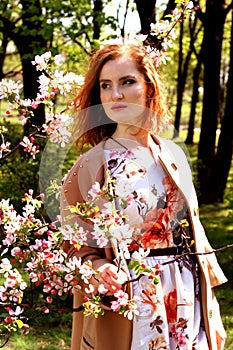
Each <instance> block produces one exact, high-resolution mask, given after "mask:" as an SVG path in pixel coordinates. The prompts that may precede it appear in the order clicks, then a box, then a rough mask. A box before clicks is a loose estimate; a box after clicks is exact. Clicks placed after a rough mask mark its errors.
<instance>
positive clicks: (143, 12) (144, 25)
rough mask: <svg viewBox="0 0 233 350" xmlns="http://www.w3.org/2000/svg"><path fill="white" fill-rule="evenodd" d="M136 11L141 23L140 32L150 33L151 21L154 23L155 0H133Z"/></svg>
mask: <svg viewBox="0 0 233 350" xmlns="http://www.w3.org/2000/svg"><path fill="white" fill-rule="evenodd" d="M135 3H136V5H137V11H138V15H139V19H140V24H141V31H140V32H141V34H149V33H150V25H151V23H155V4H156V0H146V4H145V1H144V0H135Z"/></svg>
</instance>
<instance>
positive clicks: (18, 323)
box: [15, 320, 24, 328]
mask: <svg viewBox="0 0 233 350" xmlns="http://www.w3.org/2000/svg"><path fill="white" fill-rule="evenodd" d="M15 322H16V323H17V326H18V327H19V328H23V325H24V323H23V321H21V320H16V321H15Z"/></svg>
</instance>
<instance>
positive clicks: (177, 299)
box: [61, 45, 226, 350]
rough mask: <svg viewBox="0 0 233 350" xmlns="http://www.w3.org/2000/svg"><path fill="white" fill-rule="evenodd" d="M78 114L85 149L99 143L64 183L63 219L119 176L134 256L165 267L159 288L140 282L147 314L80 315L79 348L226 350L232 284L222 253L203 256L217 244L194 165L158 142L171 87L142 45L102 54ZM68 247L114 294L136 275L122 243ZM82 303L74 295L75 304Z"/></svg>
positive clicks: (137, 287)
mask: <svg viewBox="0 0 233 350" xmlns="http://www.w3.org/2000/svg"><path fill="white" fill-rule="evenodd" d="M75 108H76V110H77V111H79V118H78V130H79V133H80V134H79V138H78V141H77V144H78V146H79V147H80V148H82V147H83V146H84V145H86V144H88V145H91V146H93V147H92V148H91V149H90V150H89V151H87V152H86V153H84V154H83V155H82V156H80V157H79V159H78V160H77V162H76V163H75V164H74V166H73V167H72V169H71V170H70V171H69V173H68V175H67V176H66V178H65V180H64V184H63V191H62V198H61V213H62V216H63V220H64V223H66V222H69V221H68V219H67V218H68V217H69V215H68V214H69V206H70V205H75V204H76V203H77V202H85V201H87V199H88V191H89V190H90V189H91V187H92V186H93V184H94V183H95V182H96V181H97V182H99V183H100V184H101V185H103V184H104V183H105V182H106V179H107V173H108V172H110V176H111V178H113V179H114V181H115V183H114V186H115V193H118V195H116V197H115V206H116V208H117V209H119V210H121V211H123V212H124V213H125V214H126V215H127V216H128V218H129V223H130V225H131V227H132V247H133V250H137V249H138V248H139V247H141V248H144V249H145V250H146V249H148V248H149V249H150V253H149V255H148V256H147V257H146V262H147V264H148V265H149V266H155V265H156V264H161V265H162V266H163V267H164V269H163V271H162V272H160V274H159V283H158V284H157V285H154V284H152V283H151V280H149V279H148V278H146V277H145V278H144V277H143V278H141V279H140V280H138V281H136V282H134V283H133V284H131V286H130V287H131V291H129V293H131V295H137V296H138V298H139V299H138V300H139V302H138V307H139V315H138V316H135V317H134V319H133V320H132V321H130V320H128V319H127V318H126V317H124V316H122V315H119V314H117V313H114V312H113V311H106V312H105V314H104V316H99V317H98V318H97V319H95V318H92V317H89V316H83V315H82V313H80V312H74V315H73V327H72V350H86V349H95V350H109V349H111V350H146V349H148V350H149V349H151V350H152V349H167V350H168V349H170V350H175V349H181V350H183V349H190V350H194V349H199V350H207V349H209V350H219V349H223V345H224V341H225V331H224V329H223V326H222V322H221V318H220V314H219V308H218V303H217V301H216V298H215V296H214V293H213V287H215V286H217V285H220V284H222V283H224V282H225V281H226V278H225V276H224V274H223V272H222V270H221V269H220V267H219V265H218V263H217V260H216V257H215V255H214V254H201V253H206V252H210V251H211V250H212V248H211V246H210V245H209V243H208V240H207V238H206V236H205V233H204V230H203V227H202V225H201V223H200V220H199V217H198V203H197V198H196V194H195V190H194V187H193V183H192V175H191V171H190V167H189V164H188V162H187V159H186V157H185V155H184V153H183V151H182V150H181V149H180V148H179V147H178V146H177V145H176V144H175V143H173V142H172V141H169V140H167V139H164V138H160V137H158V136H157V133H158V131H159V130H160V128H161V127H162V126H163V125H164V124H166V123H168V120H169V112H168V109H167V106H166V102H165V93H164V89H163V84H162V82H161V79H160V77H159V75H158V72H157V71H156V69H155V67H154V64H153V60H152V59H151V58H150V56H149V54H148V53H147V52H146V50H145V49H144V48H143V47H139V46H134V45H108V46H106V47H104V48H102V49H100V50H98V51H97V52H96V53H95V54H94V55H93V57H92V59H91V62H90V66H89V70H88V72H87V74H86V78H85V84H84V86H83V88H82V89H81V91H80V93H79V94H78V96H77V98H76V100H75ZM122 192H123V195H122V196H123V197H124V196H125V195H126V192H127V195H128V194H130V196H131V197H130V198H131V200H130V201H129V203H128V204H127V205H125V203H124V206H123V205H122V201H121V200H120V199H121V195H119V193H122ZM76 219H77V221H79V222H81V221H80V218H79V217H78V216H77V218H76ZM182 223H183V224H182ZM184 223H185V224H184ZM84 225H85V224H84ZM64 249H65V251H66V252H67V254H68V258H71V257H73V256H75V255H76V256H77V257H81V258H82V260H83V261H85V260H91V261H92V264H93V267H94V268H95V269H96V270H98V271H99V274H98V278H97V280H98V283H100V284H102V285H103V286H104V288H105V289H106V290H108V294H107V295H108V296H110V297H111V296H112V295H113V294H114V293H115V292H116V291H118V290H120V289H121V288H122V286H123V285H124V283H125V282H126V281H127V280H129V279H132V278H134V277H135V276H134V274H133V272H132V271H129V270H128V268H127V265H122V267H121V268H120V269H119V266H116V264H115V261H116V260H115V258H116V257H117V255H119V254H120V252H119V249H117V247H115V249H114V247H106V248H98V247H94V246H93V245H92V244H90V245H89V246H86V247H82V248H81V249H80V250H79V251H76V250H75V249H74V247H72V246H70V245H69V244H68V243H65V244H64ZM188 252H189V253H195V252H198V253H199V254H198V255H195V254H190V255H189V254H187V253H188ZM183 253H185V254H183ZM182 254H183V255H182ZM177 255H179V258H177V259H176V256H177ZM82 302H83V300H82V295H81V294H80V293H79V292H78V291H76V290H75V291H74V307H75V308H76V307H79V306H80V304H82Z"/></svg>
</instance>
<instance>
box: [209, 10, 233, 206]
mask: <svg viewBox="0 0 233 350" xmlns="http://www.w3.org/2000/svg"><path fill="white" fill-rule="evenodd" d="M232 96H233V12H232V26H231V48H230V69H229V76H228V82H227V97H226V106H225V113H224V117H223V119H222V125H221V133H220V136H219V141H218V149H217V154H216V159H215V162H214V167H213V176H212V178H213V179H212V184H213V186H214V191H212V192H211V193H212V201H215V202H216V201H220V202H223V199H224V192H225V189H226V184H227V178H228V175H229V171H230V168H231V161H232V154H233V128H232V115H233V98H232Z"/></svg>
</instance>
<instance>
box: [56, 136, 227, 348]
mask: <svg viewBox="0 0 233 350" xmlns="http://www.w3.org/2000/svg"><path fill="white" fill-rule="evenodd" d="M107 142H108V143H109V142H112V141H111V140H108V141H107ZM104 144H105V143H104V142H101V143H100V144H98V145H97V146H96V147H94V148H92V149H91V150H89V151H88V152H86V153H85V154H84V155H82V156H80V157H79V159H78V160H77V162H76V163H75V164H74V166H73V167H72V169H71V170H70V171H69V173H68V175H67V176H66V178H65V180H64V184H63V191H62V196H61V213H62V216H63V218H64V222H65V217H66V216H67V215H68V213H69V210H68V208H67V207H68V205H74V204H75V203H76V202H83V201H85V200H86V199H87V192H88V190H89V189H90V188H91V186H92V184H93V183H94V182H95V181H98V182H100V183H101V184H103V183H104V181H105V172H106V170H107V169H106V162H105V157H104V152H103V147H104ZM156 144H157V145H159V148H160V154H159V161H160V162H161V164H162V166H163V167H164V169H165V170H166V171H167V173H168V174H169V175H170V176H171V178H172V179H173V181H174V183H175V184H176V185H177V186H178V188H179V189H180V190H181V191H182V192H183V195H184V196H185V198H186V201H187V204H188V210H189V215H190V219H191V223H192V228H193V234H194V240H195V250H196V252H198V253H205V252H208V251H211V250H212V248H211V246H210V244H209V242H208V240H207V238H206V235H205V232H204V229H203V227H202V225H201V223H200V220H199V216H198V202H197V197H196V192H195V189H194V186H193V182H192V174H191V171H190V167H189V165H188V162H187V158H186V156H185V154H184V152H183V151H182V150H181V148H180V147H178V146H177V145H176V144H175V143H173V142H172V141H169V140H166V139H162V138H158V137H153V140H152V139H151V144H150V147H151V150H152V153H153V152H155V147H156ZM157 148H158V147H156V149H157ZM65 250H66V251H67V252H68V257H71V256H73V255H74V254H76V255H78V256H81V257H82V258H83V259H84V260H85V259H90V260H92V262H93V266H94V268H95V269H98V267H99V266H100V265H102V264H103V263H104V262H109V261H112V260H113V259H114V256H115V255H116V254H117V252H116V250H115V249H114V248H113V249H109V248H108V249H105V250H104V249H97V248H94V247H86V248H84V249H81V250H80V252H78V253H77V252H75V251H74V249H73V248H72V247H71V248H70V247H68V246H67V247H65ZM197 258H198V262H199V267H200V285H201V298H202V309H203V315H204V322H205V329H206V333H207V337H208V341H209V348H210V350H220V349H223V346H224V342H225V337H226V334H225V330H224V328H223V325H222V321H221V318H220V313H219V306H218V303H217V300H216V298H215V295H214V292H213V287H215V286H218V285H220V284H222V283H225V282H226V278H225V276H224V274H223V272H222V270H221V268H220V267H219V265H218V262H217V260H216V257H215V254H208V255H198V257H197ZM127 272H128V271H127ZM81 303H82V297H81V295H80V294H79V293H78V292H77V291H75V292H74V307H78V306H80V304H81ZM131 334H132V322H131V321H129V320H128V319H126V318H125V317H123V316H119V315H118V314H116V313H113V312H111V311H106V312H105V315H104V316H100V317H99V318H98V319H94V318H91V317H87V316H83V314H82V312H74V314H73V326H72V347H71V349H72V350H87V349H95V350H110V349H111V350H130V344H131Z"/></svg>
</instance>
